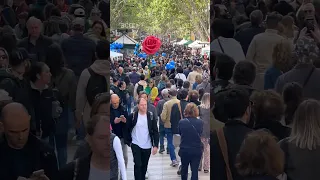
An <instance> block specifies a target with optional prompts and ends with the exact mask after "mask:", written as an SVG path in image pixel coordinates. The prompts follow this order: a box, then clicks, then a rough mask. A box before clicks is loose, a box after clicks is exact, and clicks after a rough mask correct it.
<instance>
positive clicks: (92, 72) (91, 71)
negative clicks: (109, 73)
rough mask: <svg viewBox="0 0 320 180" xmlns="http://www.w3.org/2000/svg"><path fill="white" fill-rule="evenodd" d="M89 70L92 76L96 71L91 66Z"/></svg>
mask: <svg viewBox="0 0 320 180" xmlns="http://www.w3.org/2000/svg"><path fill="white" fill-rule="evenodd" d="M88 71H89V73H90V75H91V76H92V75H93V74H95V72H94V71H93V70H92V69H91V67H89V68H88Z"/></svg>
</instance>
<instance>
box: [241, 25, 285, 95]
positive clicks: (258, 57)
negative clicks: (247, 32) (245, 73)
mask: <svg viewBox="0 0 320 180" xmlns="http://www.w3.org/2000/svg"><path fill="white" fill-rule="evenodd" d="M283 39H284V37H282V36H280V35H278V31H277V30H273V29H267V30H266V31H265V32H264V33H261V34H258V35H256V36H255V37H254V38H253V40H252V41H251V43H250V46H249V48H248V52H247V57H246V59H247V60H249V61H252V62H253V63H254V64H255V65H256V66H257V77H256V80H255V82H254V85H253V87H254V88H256V89H260V90H262V89H263V85H264V73H265V71H266V70H267V69H268V68H269V67H270V66H271V65H272V54H273V49H274V47H275V45H276V44H277V43H279V42H281V41H282V40H283Z"/></svg>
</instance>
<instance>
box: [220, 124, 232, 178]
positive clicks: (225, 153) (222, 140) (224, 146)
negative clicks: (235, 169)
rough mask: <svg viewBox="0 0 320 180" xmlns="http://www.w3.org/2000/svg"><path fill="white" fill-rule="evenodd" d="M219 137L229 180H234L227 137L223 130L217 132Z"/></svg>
mask: <svg viewBox="0 0 320 180" xmlns="http://www.w3.org/2000/svg"><path fill="white" fill-rule="evenodd" d="M217 136H218V141H219V145H220V149H221V152H222V156H223V159H224V162H225V164H226V173H227V180H233V177H232V173H231V169H230V166H229V155H228V146H227V141H226V137H225V136H224V132H223V128H221V129H219V130H217Z"/></svg>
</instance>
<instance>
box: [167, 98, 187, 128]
mask: <svg viewBox="0 0 320 180" xmlns="http://www.w3.org/2000/svg"><path fill="white" fill-rule="evenodd" d="M188 103H189V102H187V101H185V100H180V106H181V114H182V118H181V115H180V111H179V108H178V104H174V105H173V106H172V109H171V115H170V122H171V131H172V134H179V131H178V125H179V121H180V120H181V119H183V118H184V115H183V112H184V110H185V109H186V106H187V104H188Z"/></svg>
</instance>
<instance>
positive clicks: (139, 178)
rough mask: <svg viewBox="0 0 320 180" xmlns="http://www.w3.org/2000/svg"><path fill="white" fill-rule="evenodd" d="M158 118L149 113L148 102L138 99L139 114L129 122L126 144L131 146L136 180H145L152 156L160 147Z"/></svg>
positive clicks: (136, 113)
mask: <svg viewBox="0 0 320 180" xmlns="http://www.w3.org/2000/svg"><path fill="white" fill-rule="evenodd" d="M156 118H157V117H156V116H154V114H153V113H151V112H148V111H147V101H146V99H144V98H139V99H138V112H134V113H132V114H131V115H130V116H129V118H128V120H127V128H128V136H127V138H126V144H128V145H129V146H131V149H132V154H133V161H134V177H135V180H144V179H145V175H146V172H147V169H148V163H149V159H150V154H151V152H152V155H155V154H156V153H157V151H158V145H159V131H158V125H157V120H156Z"/></svg>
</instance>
